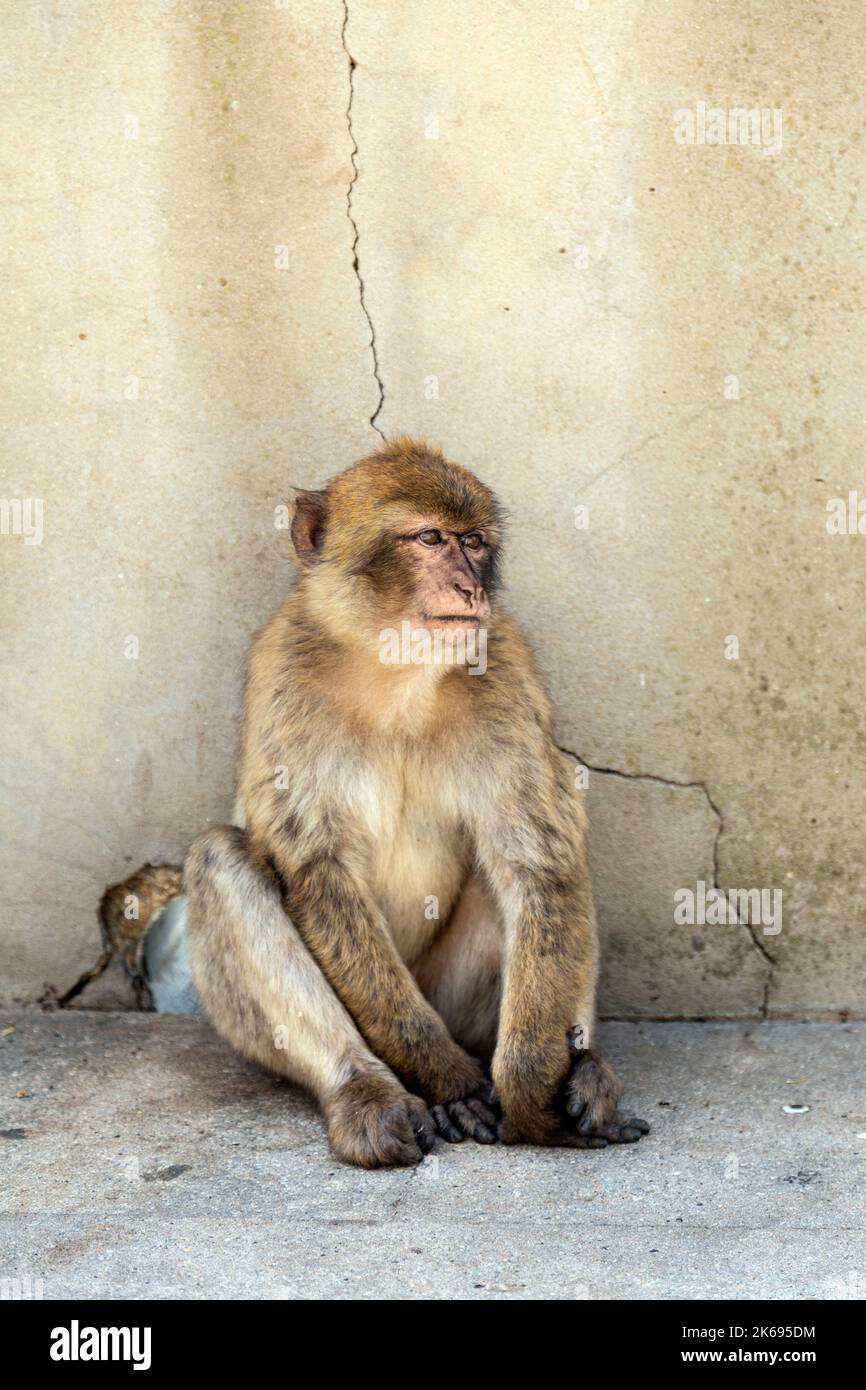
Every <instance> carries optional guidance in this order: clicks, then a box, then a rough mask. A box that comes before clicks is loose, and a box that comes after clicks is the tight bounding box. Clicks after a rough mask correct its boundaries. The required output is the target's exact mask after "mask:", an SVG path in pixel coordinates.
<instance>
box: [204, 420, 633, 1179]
mask: <svg viewBox="0 0 866 1390" xmlns="http://www.w3.org/2000/svg"><path fill="white" fill-rule="evenodd" d="M419 525H421V526H427V525H429V526H435V527H438V528H440V530H439V531H437V532H435V533H434V534H435V535H436V536H438V540H434V541H433V542H429V536H428V538H427V539H426V540H425V539H419V538H418V537H417V536H416V535H415V534H414V529H417V528H418V526H419ZM476 533H477V534H478V535H480V536H481V537H482V540H483V545H482V546H481V547H480V548H479V551H478V553H477V554H476V553H474V551H472V550H470V546H474V539H473V537H474V536H475V535H476ZM424 534H425V536H426V535H427V533H426V532H425V533H424ZM466 535H469V536H470V541H468V542H464V540H463V537H464V536H466ZM293 538H294V540H295V545H296V548H297V551H298V555H299V557H300V560H301V564H302V573H301V576H300V579H299V581H298V583H297V584H296V586H295V588H294V589H293V590H292V592H291V593H290V594H289V596H288V598H287V599H286V601H285V602H284V604H283V605H282V607H281V608H280V609H279V611H278V613H277V614H276V615H275V616H274V618H273V619H272V620H271V622H270V623H269V624H268V625H267V627H266V628H265V629H264V630H263V631H262V632H261V633H260V634H259V635H258V637H257V638H256V640H255V642H254V644H253V648H252V651H251V655H250V663H249V676H248V683H247V694H246V707H245V719H244V734H243V748H242V755H241V768H240V798H241V801H242V803H243V809H244V817H245V823H246V827H247V829H246V831H245V832H244V833H241V832H238V831H235V832H226V831H222V832H212V831H211V832H208V833H207V835H206V836H204V837H202V838H201V839H200V840H199V841H197V842H196V844H195V845H194V847H193V850H192V852H191V855H190V859H189V861H188V863H187V869H186V886H187V892H188V893H189V896H190V904H191V908H190V931H191V940H192V943H193V945H192V951H193V964H194V968H195V972H196V980H197V984H198V986H199V989H200V992H201V993H202V996H203V998H204V1001H205V1004H206V1006H207V1008H208V1011H209V1013H210V1015H211V1017H212V1018H213V1020H214V1022H215V1023H216V1025H217V1027H218V1028H220V1029H221V1031H223V1032H224V1033H225V1034H226V1035H227V1036H228V1037H229V1038H230V1039H231V1040H232V1041H233V1042H234V1043H235V1044H236V1046H238V1047H239V1048H240V1049H241V1050H242V1051H243V1052H245V1053H246V1054H247V1055H248V1056H251V1057H254V1058H255V1059H256V1060H257V1061H259V1062H262V1063H263V1064H265V1065H269V1066H271V1067H272V1068H275V1069H277V1070H281V1071H282V1072H283V1073H284V1074H286V1075H289V1076H291V1077H292V1078H293V1079H295V1080H298V1081H301V1082H302V1083H304V1084H305V1085H307V1086H309V1087H310V1088H311V1089H312V1090H313V1091H314V1092H315V1093H316V1094H317V1095H318V1097H319V1099H320V1102H321V1103H322V1105H323V1107H324V1109H325V1111H326V1114H327V1115H328V1117H329V1125H330V1133H331V1136H332V1141H333V1142H335V1146H336V1147H337V1149H338V1151H339V1152H341V1153H342V1154H343V1156H344V1157H348V1158H349V1159H350V1160H351V1161H355V1162H378V1161H381V1162H385V1161H394V1162H399V1161H407V1160H405V1158H399V1157H396V1158H395V1157H393V1156H392V1157H390V1158H389V1157H387V1155H388V1154H392V1155H393V1151H394V1144H397V1146H398V1147H399V1144H400V1143H402V1142H405V1141H406V1125H407V1124H409V1126H410V1129H411V1131H412V1133H414V1134H415V1136H416V1143H417V1146H418V1152H417V1157H420V1151H421V1150H422V1149H423V1147H424V1143H426V1137H427V1136H426V1134H424V1133H423V1126H422V1129H421V1130H419V1128H418V1114H417V1112H415V1111H412V1110H411V1107H410V1108H409V1109H408V1110H407V1108H406V1107H407V1101H406V1099H405V1097H406V1094H407V1093H406V1091H405V1090H404V1089H403V1085H402V1084H401V1082H400V1081H398V1080H397V1078H398V1076H399V1077H400V1078H402V1080H403V1081H405V1083H406V1084H407V1085H408V1086H409V1087H410V1088H411V1089H412V1090H413V1091H415V1092H417V1093H418V1094H419V1095H420V1096H422V1097H423V1098H424V1100H426V1101H427V1102H428V1103H429V1104H430V1105H432V1106H434V1107H436V1106H438V1107H443V1106H444V1107H448V1106H450V1107H451V1111H450V1114H451V1117H452V1119H453V1117H454V1116H455V1115H457V1114H458V1110H456V1109H455V1108H454V1107H455V1106H458V1107H460V1110H459V1114H460V1115H461V1116H464V1117H465V1116H466V1115H468V1114H469V1110H467V1105H468V1106H469V1109H470V1110H471V1114H472V1115H474V1116H476V1118H477V1116H479V1115H483V1116H484V1117H485V1121H484V1123H482V1124H481V1125H480V1131H479V1133H480V1134H481V1135H482V1136H483V1135H485V1134H486V1133H487V1120H488V1119H489V1112H488V1111H486V1110H485V1108H484V1104H483V1103H482V1101H481V1100H480V1099H479V1097H480V1096H481V1095H482V1092H483V1084H484V1083H483V1076H482V1071H481V1067H480V1065H479V1062H478V1061H477V1060H476V1055H478V1054H481V1055H485V1054H487V1055H489V1054H490V1052H491V1051H492V1052H493V1076H494V1080H495V1082H496V1086H497V1089H498V1093H499V1097H500V1100H501V1103H502V1106H503V1109H504V1116H505V1118H504V1122H503V1126H502V1130H501V1132H502V1135H503V1137H505V1138H507V1139H511V1140H513V1139H528V1140H533V1141H536V1142H570V1141H571V1138H572V1137H573V1136H570V1135H569V1133H568V1131H567V1126H566V1125H565V1124H564V1122H563V1116H562V1113H561V1110H560V1109H558V1108H557V1106H558V1103H559V1102H558V1100H557V1098H558V1097H561V1096H562V1095H563V1094H570V1093H569V1092H568V1091H567V1087H566V1082H567V1079H568V1077H569V1074H570V1071H571V1069H572V1067H573V1058H572V1056H571V1054H570V1052H569V1044H568V1041H567V1033H568V1030H569V1028H570V1027H571V1026H572V1025H573V1024H575V1023H579V1024H580V1026H581V1027H582V1028H583V1030H584V1047H583V1049H582V1050H585V1048H586V1047H587V1046H588V1044H589V1041H590V1032H591V1030H592V1028H593V1026H594V1022H593V1003H594V991H595V976H596V948H595V931H594V918H593V911H592V897H591V891H590V885H589V877H588V873H587V868H586V860H585V854H584V847H583V837H584V830H585V813H584V809H583V804H582V799H581V793H580V792H579V791H578V790H577V789H576V787H575V785H574V778H573V771H572V768H571V766H570V765H569V763H568V761H567V760H566V759H565V758H564V757H563V755H562V754H561V753H560V752H559V751H558V750H557V748H556V747H555V744H554V741H553V733H552V711H551V706H550V702H549V699H548V696H547V694H546V691H545V688H544V684H543V681H542V679H541V677H540V675H539V672H538V670H537V667H536V664H535V661H534V658H533V656H532V653H531V651H530V648H529V646H528V644H527V642H526V640H525V638H524V637H523V636H522V634H521V633H520V631H519V630H518V629H517V627H516V625H515V624H514V622H513V621H512V620H511V619H510V618H509V617H508V615H507V614H506V613H505V612H504V611H503V610H502V609H501V607H499V605H498V603H497V601H496V598H495V593H493V592H490V590H492V589H493V586H494V581H495V556H496V551H497V549H498V545H499V539H500V519H499V510H498V507H497V505H496V501H495V498H494V497H493V495H492V494H491V493H490V492H489V490H488V489H486V488H484V487H483V486H482V485H481V484H480V483H478V481H477V479H475V478H474V477H473V476H472V475H471V474H470V473H468V472H467V471H466V470H463V469H460V468H458V467H457V466H456V465H452V464H448V463H446V462H445V461H444V460H443V458H442V456H441V455H440V454H439V453H438V452H437V451H434V450H430V449H428V448H427V446H425V445H423V444H421V443H418V442H415V441H407V440H398V441H395V442H394V443H393V444H392V445H389V446H388V447H386V448H385V449H384V450H382V451H381V452H380V453H379V454H378V455H374V456H371V458H369V459H366V460H363V461H362V462H361V463H360V464H358V465H355V467H354V468H352V469H349V470H347V471H346V472H345V473H344V474H341V475H340V476H339V477H338V478H337V479H336V480H335V481H334V482H333V483H332V484H331V485H330V487H329V488H328V490H327V492H326V493H324V494H304V495H303V498H302V499H299V503H298V511H297V514H296V519H295V526H294V528H293ZM443 605H444V609H443ZM461 605H462V606H461ZM452 606H453V607H454V610H455V614H456V615H457V616H456V617H454V618H453V619H452V618H449V619H447V620H446V619H445V618H443V619H442V620H441V624H446V623H447V622H450V621H454V622H463V621H464V619H463V618H462V617H461V616H460V615H462V614H463V613H465V614H466V618H465V622H466V623H467V624H470V625H471V624H473V623H478V622H480V621H484V622H485V624H486V626H487V628H488V653H487V660H488V669H487V671H486V672H485V674H483V675H476V676H473V675H471V674H470V673H469V671H468V670H467V669H466V667H465V666H461V665H457V666H453V665H452V666H449V665H439V666H432V665H427V666H418V667H416V666H406V667H394V666H384V665H383V664H382V663H381V661H380V660H379V649H378V635H379V632H380V630H381V628H382V627H383V626H388V625H389V624H391V623H393V624H396V623H399V621H400V620H401V619H402V618H404V617H406V616H407V615H408V616H410V617H411V618H412V620H413V622H418V621H423V622H428V623H429V624H430V625H431V626H433V625H435V623H440V619H438V618H435V619H429V616H424V615H429V614H431V613H432V614H434V615H436V614H440V613H443V612H450V610H451V608H452ZM488 610H489V616H488ZM419 615H421V617H420V618H419ZM434 898H435V899H436V900H438V911H437V912H435V913H432V914H431V912H430V911H429V903H430V901H431V899H434ZM425 908H427V909H428V910H425ZM282 1022H285V1023H286V1024H287V1025H288V1038H289V1041H288V1044H287V1046H286V1047H285V1048H284V1049H283V1050H282V1052H281V1055H280V1056H279V1057H275V1056H274V1043H273V1033H274V1029H275V1028H276V1027H278V1026H279V1025H280V1023H282ZM446 1024H447V1026H446ZM465 1047H468V1048H470V1049H471V1053H472V1054H475V1055H470V1052H467V1051H466V1050H464V1048H465ZM494 1049H495V1050H494ZM581 1065H583V1063H581ZM584 1071H586V1068H585V1066H584ZM364 1075H373V1076H375V1077H376V1078H377V1080H376V1082H375V1084H373V1083H370V1085H367V1084H366V1083H364V1084H362V1083H361V1082H359V1081H358V1080H357V1078H358V1077H359V1076H364ZM586 1075H587V1076H588V1073H586ZM599 1075H600V1076H601V1075H602V1074H601V1073H599ZM608 1075H609V1074H608V1072H607V1071H606V1070H605V1072H604V1073H603V1079H604V1082H605V1085H606V1084H607V1077H608ZM611 1075H612V1074H611ZM584 1080H586V1076H584ZM568 1084H569V1085H572V1091H574V1088H575V1086H578V1083H577V1082H576V1081H575V1080H574V1076H572V1081H571V1082H569V1083H568ZM347 1086H349V1087H350V1088H351V1089H350V1091H349V1092H348V1093H347V1091H346V1087H347ZM370 1086H372V1090H371V1089H370ZM377 1088H378V1089H377ZM382 1088H384V1099H383V1097H382V1096H381V1095H379V1094H378V1090H381V1089H382ZM564 1088H565V1089H564ZM578 1089H579V1087H578ZM599 1090H604V1086H602V1084H601V1081H599V1083H598V1085H597V1086H596V1091H599ZM374 1093H376V1094H374ZM347 1095H350V1096H351V1097H352V1100H351V1103H349V1101H348V1100H347V1099H346V1097H347ZM593 1098H595V1092H594V1093H593ZM464 1102H466V1104H464ZM395 1105H396V1107H397V1111H396V1114H397V1119H396V1120H395V1119H394V1115H393V1114H391V1111H392V1110H393V1107H394V1106H395ZM473 1107H474V1108H473ZM613 1109H615V1101H614V1102H613ZM386 1112H388V1113H389V1115H390V1118H389V1119H388V1120H387V1122H386V1121H384V1120H383V1115H384V1114H385V1113H386ZM443 1113H444V1112H443ZM593 1113H594V1117H595V1120H596V1122H597V1123H598V1124H604V1123H606V1122H612V1120H613V1110H612V1109H611V1105H610V1103H609V1102H608V1101H607V1100H603V1101H601V1102H599V1103H598V1104H597V1105H596V1106H595V1110H594V1112H593ZM434 1114H437V1118H438V1115H439V1112H436V1111H434ZM407 1116H408V1118H407ZM445 1123H446V1125H447V1124H448V1123H449V1121H448V1120H447V1117H446V1121H445ZM475 1123H476V1122H475V1121H472V1120H471V1116H470V1124H469V1126H468V1127H466V1128H465V1132H467V1133H472V1132H473V1129H472V1124H475ZM383 1124H384V1126H385V1128H384V1130H383ZM395 1124H396V1129H397V1130H398V1131H399V1132H400V1133H401V1134H402V1136H403V1139H402V1140H401V1139H399V1137H398V1138H397V1139H395V1137H394V1132H393V1131H394V1126H395ZM388 1126H390V1128H388ZM443 1132H445V1131H443ZM371 1133H372V1134H376V1135H378V1136H379V1138H378V1140H372V1141H370V1142H363V1141H362V1139H361V1136H363V1135H364V1134H367V1135H368V1136H369V1134H371ZM476 1137H478V1136H476ZM356 1141H357V1142H356ZM409 1147H410V1149H411V1145H410V1146H409ZM401 1152H404V1153H405V1149H404V1150H402V1151H401ZM377 1155H378V1157H377ZM383 1155H385V1156H383Z"/></svg>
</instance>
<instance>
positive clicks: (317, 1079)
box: [184, 827, 435, 1168]
mask: <svg viewBox="0 0 866 1390" xmlns="http://www.w3.org/2000/svg"><path fill="white" fill-rule="evenodd" d="M184 883H185V887H186V892H187V895H188V898H189V914H188V931H189V948H190V958H191V962H192V969H193V975H194V978H195V983H196V986H197V988H198V991H199V994H200V996H201V998H202V1001H203V1003H204V1006H205V1009H206V1010H207V1013H208V1016H209V1018H210V1019H211V1021H212V1023H213V1024H214V1027H215V1028H216V1029H217V1031H218V1032H219V1033H221V1034H222V1035H223V1037H225V1038H227V1039H228V1040H229V1042H231V1043H232V1044H233V1045H234V1046H235V1047H236V1048H237V1049H238V1051H239V1052H242V1053H243V1054H244V1056H246V1057H249V1058H251V1059H252V1060H253V1061H256V1062H258V1063H259V1064H260V1065H261V1066H263V1067H266V1068H267V1069H268V1070H269V1071H274V1072H279V1073H280V1074H281V1075H283V1076H285V1077H288V1079H289V1080H290V1081H294V1082H297V1083H299V1084H300V1085H302V1086H305V1087H307V1089H309V1090H310V1091H312V1092H313V1094H314V1095H315V1096H316V1097H317V1099H318V1101H319V1104H320V1105H321V1107H322V1110H323V1111H324V1114H325V1118H326V1120H327V1125H328V1136H329V1138H330V1140H331V1144H332V1146H333V1148H334V1151H335V1153H336V1154H337V1155H338V1156H339V1157H340V1158H342V1159H344V1160H346V1161H347V1162H349V1163H357V1164H359V1165H360V1166H361V1167H364V1168H374V1167H378V1166H382V1165H392V1164H396V1165H407V1164H412V1163H418V1162H420V1160H421V1158H422V1157H423V1155H424V1153H427V1152H429V1150H430V1148H431V1147H432V1143H433V1139H434V1135H435V1128H434V1125H433V1122H432V1120H431V1118H430V1115H429V1113H428V1111H427V1108H426V1106H425V1105H424V1103H423V1101H422V1100H420V1099H419V1098H418V1097H417V1096H412V1095H410V1094H409V1092H408V1091H406V1090H405V1089H404V1087H403V1086H402V1085H401V1084H400V1082H399V1081H398V1080H397V1078H396V1076H395V1075H394V1074H393V1072H392V1071H390V1070H389V1068H388V1067H387V1066H385V1064H384V1063H383V1062H382V1061H380V1060H379V1058H377V1057H376V1056H374V1054H373V1053H372V1052H371V1051H370V1049H369V1048H368V1047H367V1045H366V1043H365V1042H364V1040H363V1038H362V1037H361V1035H360V1033H359V1032H358V1030H357V1028H356V1027H355V1024H354V1023H353V1022H352V1019H351V1018H350V1016H349V1014H348V1013H347V1012H346V1010H345V1009H344V1007H343V1005H342V1004H341V1003H340V1001H339V999H338V998H337V996H336V994H335V993H334V991H333V990H332V989H331V987H330V985H329V984H328V982H327V980H326V979H325V977H324V975H323V974H322V972H321V970H320V969H319V967H318V965H317V964H316V962H315V961H314V959H313V957H312V956H311V955H310V953H309V951H308V950H307V949H306V947H305V946H304V944H303V942H302V941H301V938H300V936H299V935H298V933H297V931H296V930H295V927H294V925H293V923H292V922H291V921H290V919H289V917H288V916H287V915H286V912H285V910H284V908H283V905H282V899H281V896H280V892H279V889H278V887H277V885H276V883H275V882H274V880H273V879H272V878H270V877H269V876H268V875H267V874H266V873H265V872H263V871H262V870H260V869H259V868H258V867H257V866H256V865H255V864H254V863H253V861H252V860H251V858H250V857H249V854H248V852H247V841H246V835H245V834H244V832H243V831H241V830H237V829H235V828H233V827H226V828H223V829H215V830H208V831H206V832H205V834H203V835H200V836H199V838H198V839H197V840H195V841H194V843H193V845H192V847H191V849H190V852H189V854H188V856H187V860H186V864H185V867H184Z"/></svg>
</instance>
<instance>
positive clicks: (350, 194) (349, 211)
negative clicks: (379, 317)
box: [340, 0, 385, 440]
mask: <svg viewBox="0 0 866 1390" xmlns="http://www.w3.org/2000/svg"><path fill="white" fill-rule="evenodd" d="M348 26H349V0H343V27H342V29H341V30H340V41H341V43H342V45H343V52H344V53H345V55H346V58H347V60H348V64H349V103H348V105H347V107H346V129H347V130H348V132H349V139H350V140H351V142H352V151H351V154H350V156H349V158H350V160H351V163H352V177H351V178H350V180H349V186H348V188H347V189H346V216H347V217H348V219H349V225H350V227H351V228H352V269H353V270H354V272H355V279H356V280H357V281H358V298H359V299H360V302H361V310H362V312H363V314H364V317H365V319H366V320H367V327H368V328H369V330H370V353H371V356H372V358H373V377H374V380H375V382H376V386H377V388H378V391H379V400H378V402H377V404H376V409H375V410H374V411H373V414H372V415H371V416H370V424H371V425H372V427H373V429H374V430H375V431H376V433H377V434H378V435H379V437H380V438H381V439H382V440H384V439H385V435H384V434H383V433H382V431H381V430H380V428H379V426H378V424H377V423H376V422H377V420H378V419H379V416H380V415H381V413H382V409H383V407H384V405H385V384H384V382H383V381H382V377H381V375H380V372H379V354H378V352H377V350H376V330H375V328H374V327H373V320H372V318H371V316H370V310H369V309H368V308H367V294H366V287H365V285H364V278H363V276H362V275H361V266H360V261H359V259H358V242H359V241H360V237H361V234H360V231H359V229H358V223H357V222H356V220H355V214H354V210H353V206H352V205H353V201H354V194H355V184H356V183H357V182H358V174H359V169H358V142H357V140H356V139H355V131H354V127H353V125H352V106H353V105H354V101H355V68H356V67H357V64H356V62H355V59H354V58H353V57H352V54H351V53H350V51H349V46H348V43H347V42H346V30H347V29H348Z"/></svg>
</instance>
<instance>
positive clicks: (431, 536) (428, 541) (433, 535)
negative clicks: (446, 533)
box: [415, 531, 442, 545]
mask: <svg viewBox="0 0 866 1390" xmlns="http://www.w3.org/2000/svg"><path fill="white" fill-rule="evenodd" d="M415 539H416V541H420V542H421V544H422V545H439V544H440V542H441V540H442V537H441V535H440V534H439V532H438V531H419V532H418V535H417V536H416V537H415Z"/></svg>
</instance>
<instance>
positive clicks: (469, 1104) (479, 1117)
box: [430, 1078, 501, 1144]
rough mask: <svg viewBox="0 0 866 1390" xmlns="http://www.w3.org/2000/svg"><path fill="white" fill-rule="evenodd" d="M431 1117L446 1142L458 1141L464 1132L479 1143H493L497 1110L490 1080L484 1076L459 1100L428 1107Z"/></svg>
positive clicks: (494, 1140) (498, 1112) (497, 1117)
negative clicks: (477, 1084) (472, 1089)
mask: <svg viewBox="0 0 866 1390" xmlns="http://www.w3.org/2000/svg"><path fill="white" fill-rule="evenodd" d="M430 1113H431V1115H432V1116H433V1121H434V1123H435V1125H436V1128H437V1130H438V1131H439V1133H440V1135H441V1136H442V1138H443V1139H444V1140H445V1141H446V1143H448V1144H462V1142H463V1140H464V1139H465V1138H466V1137H467V1136H468V1137H469V1138H470V1139H475V1140H477V1141H478V1143H479V1144H495V1142H496V1132H497V1129H498V1125H499V1117H500V1115H501V1111H500V1110H499V1106H498V1103H497V1100H496V1091H495V1089H494V1086H493V1082H492V1081H489V1080H487V1079H486V1078H485V1079H484V1080H483V1081H482V1082H481V1084H480V1085H479V1086H477V1087H476V1089H475V1090H474V1091H469V1092H468V1093H467V1094H466V1095H465V1096H463V1097H462V1099H460V1100H449V1101H445V1103H444V1104H442V1105H434V1106H433V1109H432V1110H431V1112H430Z"/></svg>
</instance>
